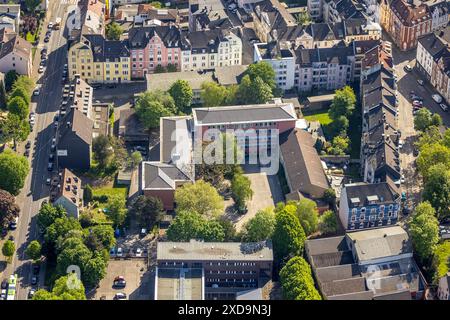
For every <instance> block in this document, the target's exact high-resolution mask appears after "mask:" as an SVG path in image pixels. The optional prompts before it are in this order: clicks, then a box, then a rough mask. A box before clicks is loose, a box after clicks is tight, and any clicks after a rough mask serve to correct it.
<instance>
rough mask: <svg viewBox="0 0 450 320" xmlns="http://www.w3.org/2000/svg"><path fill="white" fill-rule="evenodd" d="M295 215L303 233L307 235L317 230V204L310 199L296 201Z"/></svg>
mask: <svg viewBox="0 0 450 320" xmlns="http://www.w3.org/2000/svg"><path fill="white" fill-rule="evenodd" d="M297 217H298V220H299V221H300V224H301V225H302V228H303V230H304V231H305V234H306V235H307V236H309V235H310V234H312V233H314V232H315V231H316V230H317V225H318V223H319V212H318V211H317V205H316V203H315V202H314V201H312V200H310V199H306V198H305V199H301V200H300V201H299V202H298V203H297Z"/></svg>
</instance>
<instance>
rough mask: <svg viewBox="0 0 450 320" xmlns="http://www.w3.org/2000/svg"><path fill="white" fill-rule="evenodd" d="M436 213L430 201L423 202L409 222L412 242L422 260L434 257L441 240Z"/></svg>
mask: <svg viewBox="0 0 450 320" xmlns="http://www.w3.org/2000/svg"><path fill="white" fill-rule="evenodd" d="M435 215H436V211H435V210H434V208H433V207H432V206H431V204H430V203H429V202H428V201H426V202H421V203H420V204H419V205H418V206H417V207H416V209H415V211H414V215H413V216H412V218H411V221H410V222H409V233H410V235H411V239H412V243H413V245H414V249H415V252H416V254H417V255H418V256H419V258H420V259H421V260H422V261H428V260H429V259H431V258H432V256H433V253H434V252H435V250H436V246H437V244H438V242H439V223H438V221H437V219H436V216H435Z"/></svg>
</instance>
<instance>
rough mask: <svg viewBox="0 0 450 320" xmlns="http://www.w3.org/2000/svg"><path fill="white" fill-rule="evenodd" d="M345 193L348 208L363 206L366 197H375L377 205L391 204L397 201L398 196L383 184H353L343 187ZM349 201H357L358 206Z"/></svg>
mask: <svg viewBox="0 0 450 320" xmlns="http://www.w3.org/2000/svg"><path fill="white" fill-rule="evenodd" d="M344 187H345V190H346V191H347V203H348V206H349V208H353V207H358V206H364V205H365V203H366V202H367V197H370V196H374V195H376V196H377V197H378V202H377V203H379V204H384V203H393V202H396V201H397V198H398V195H397V194H395V193H394V192H392V189H391V188H390V187H389V185H388V184H387V183H385V182H381V183H353V184H347V185H345V186H344ZM351 199H355V200H356V199H359V201H360V202H359V204H358V205H357V204H353V202H352V201H351Z"/></svg>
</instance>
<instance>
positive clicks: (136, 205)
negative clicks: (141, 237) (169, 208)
mask: <svg viewBox="0 0 450 320" xmlns="http://www.w3.org/2000/svg"><path fill="white" fill-rule="evenodd" d="M130 214H132V215H133V216H134V217H135V218H136V220H137V221H139V225H140V226H142V227H143V228H147V229H148V230H150V229H151V228H153V226H154V225H155V224H156V223H157V222H159V221H160V220H161V218H162V216H163V214H164V206H163V204H162V202H161V200H160V199H159V198H156V197H147V196H139V197H137V198H135V199H134V200H133V202H132V203H131V208H130Z"/></svg>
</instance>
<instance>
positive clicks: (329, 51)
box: [295, 46, 353, 66]
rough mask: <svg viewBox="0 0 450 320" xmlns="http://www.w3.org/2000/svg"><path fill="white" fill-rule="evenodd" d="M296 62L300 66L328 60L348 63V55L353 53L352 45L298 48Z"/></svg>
mask: <svg viewBox="0 0 450 320" xmlns="http://www.w3.org/2000/svg"><path fill="white" fill-rule="evenodd" d="M295 55H296V58H297V59H296V63H297V64H299V65H300V66H309V65H311V64H312V63H314V62H326V63H328V64H329V63H333V64H339V65H346V64H348V57H349V56H352V55H353V47H352V46H348V47H345V46H337V47H333V48H314V49H303V48H298V49H297V50H296V51H295Z"/></svg>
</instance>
